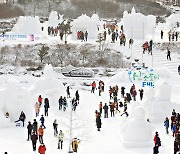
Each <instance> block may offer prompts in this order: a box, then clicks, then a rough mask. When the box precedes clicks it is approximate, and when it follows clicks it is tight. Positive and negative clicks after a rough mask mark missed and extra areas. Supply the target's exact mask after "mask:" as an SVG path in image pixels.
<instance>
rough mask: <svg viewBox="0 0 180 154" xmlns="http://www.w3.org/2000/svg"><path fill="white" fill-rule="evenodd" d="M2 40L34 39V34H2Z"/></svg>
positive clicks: (0, 38) (0, 37)
mask: <svg viewBox="0 0 180 154" xmlns="http://www.w3.org/2000/svg"><path fill="white" fill-rule="evenodd" d="M0 41H18V42H25V41H34V35H33V34H32V35H31V34H29V35H27V34H0Z"/></svg>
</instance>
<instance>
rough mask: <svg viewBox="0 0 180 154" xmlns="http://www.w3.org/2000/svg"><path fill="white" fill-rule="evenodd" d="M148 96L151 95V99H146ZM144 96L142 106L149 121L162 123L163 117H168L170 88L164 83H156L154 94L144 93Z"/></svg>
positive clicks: (170, 106) (169, 111)
mask: <svg viewBox="0 0 180 154" xmlns="http://www.w3.org/2000/svg"><path fill="white" fill-rule="evenodd" d="M148 95H151V99H147V97H149V96H148ZM144 96H145V102H144V103H143V105H144V108H145V109H146V112H147V116H148V118H149V119H150V120H151V121H153V122H162V121H163V120H164V118H165V117H167V116H170V114H171V111H172V109H173V103H172V102H171V86H170V85H169V84H168V83H167V82H166V81H163V80H160V81H158V82H157V83H156V86H155V90H154V92H153V90H152V91H150V90H149V91H147V92H146V91H145V94H144ZM152 96H153V97H152Z"/></svg>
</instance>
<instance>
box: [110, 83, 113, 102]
mask: <svg viewBox="0 0 180 154" xmlns="http://www.w3.org/2000/svg"><path fill="white" fill-rule="evenodd" d="M112 93H113V88H112V87H111V86H110V87H109V97H110V98H109V99H111V98H113V97H112Z"/></svg>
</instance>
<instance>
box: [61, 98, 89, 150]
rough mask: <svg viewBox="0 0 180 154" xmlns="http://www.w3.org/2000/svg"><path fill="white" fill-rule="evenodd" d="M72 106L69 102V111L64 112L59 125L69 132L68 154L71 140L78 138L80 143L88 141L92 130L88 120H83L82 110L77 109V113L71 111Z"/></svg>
mask: <svg viewBox="0 0 180 154" xmlns="http://www.w3.org/2000/svg"><path fill="white" fill-rule="evenodd" d="M78 108H79V107H78ZM72 109H73V106H72V102H71V101H70V102H69V109H68V110H66V114H65V115H64V116H63V117H62V118H61V122H60V123H61V125H63V126H64V127H65V128H66V129H68V132H69V139H68V140H69V153H71V152H72V150H71V145H72V144H71V142H72V139H73V138H75V137H78V139H80V140H81V141H89V140H90V139H91V138H90V136H89V135H90V132H91V130H92V128H90V126H89V123H90V119H89V120H88V118H87V117H86V119H84V118H83V117H84V116H83V117H82V116H81V115H84V114H82V111H83V109H79V110H78V109H77V110H78V111H72Z"/></svg>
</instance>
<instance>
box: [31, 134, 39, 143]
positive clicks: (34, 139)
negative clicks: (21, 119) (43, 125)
mask: <svg viewBox="0 0 180 154" xmlns="http://www.w3.org/2000/svg"><path fill="white" fill-rule="evenodd" d="M37 139H38V136H37V135H36V134H32V135H31V140H32V142H33V143H36V141H37Z"/></svg>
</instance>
